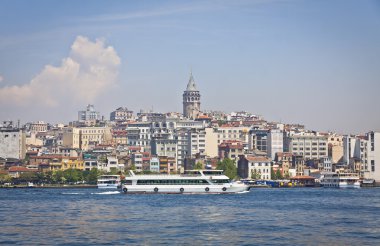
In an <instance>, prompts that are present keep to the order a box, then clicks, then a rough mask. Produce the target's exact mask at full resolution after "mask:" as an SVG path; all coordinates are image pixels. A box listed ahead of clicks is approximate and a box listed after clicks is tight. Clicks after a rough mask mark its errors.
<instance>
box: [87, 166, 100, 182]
mask: <svg viewBox="0 0 380 246" xmlns="http://www.w3.org/2000/svg"><path fill="white" fill-rule="evenodd" d="M99 175H100V172H99V170H98V169H97V168H93V169H91V171H89V173H88V175H87V179H86V181H87V183H89V184H96V182H97V181H98V177H99Z"/></svg>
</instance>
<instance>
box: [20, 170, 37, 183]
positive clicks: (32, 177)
mask: <svg viewBox="0 0 380 246" xmlns="http://www.w3.org/2000/svg"><path fill="white" fill-rule="evenodd" d="M18 180H19V181H20V182H37V180H38V177H37V175H36V174H35V173H32V172H25V173H21V174H20V177H19V178H18Z"/></svg>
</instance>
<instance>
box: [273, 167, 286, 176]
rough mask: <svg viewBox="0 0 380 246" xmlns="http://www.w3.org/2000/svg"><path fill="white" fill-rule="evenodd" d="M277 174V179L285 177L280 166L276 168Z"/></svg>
mask: <svg viewBox="0 0 380 246" xmlns="http://www.w3.org/2000/svg"><path fill="white" fill-rule="evenodd" d="M275 176H276V179H283V178H284V177H282V174H281V171H280V169H279V168H278V169H277V170H276V174H275Z"/></svg>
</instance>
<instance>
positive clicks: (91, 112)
mask: <svg viewBox="0 0 380 246" xmlns="http://www.w3.org/2000/svg"><path fill="white" fill-rule="evenodd" d="M96 120H100V113H99V112H97V111H95V108H94V105H91V104H88V105H87V108H86V110H83V111H78V121H79V122H85V121H96Z"/></svg>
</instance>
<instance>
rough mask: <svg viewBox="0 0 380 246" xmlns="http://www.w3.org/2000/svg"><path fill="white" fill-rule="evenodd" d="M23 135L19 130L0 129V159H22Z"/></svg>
mask: <svg viewBox="0 0 380 246" xmlns="http://www.w3.org/2000/svg"><path fill="white" fill-rule="evenodd" d="M25 149H26V147H25V134H24V133H23V132H22V130H19V129H13V128H11V129H0V157H2V158H15V159H23V158H24V157H25Z"/></svg>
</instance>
